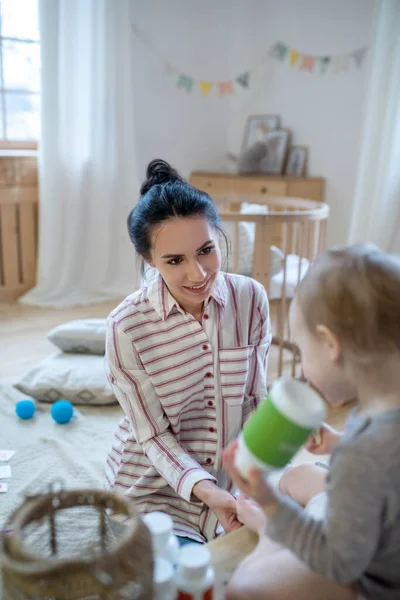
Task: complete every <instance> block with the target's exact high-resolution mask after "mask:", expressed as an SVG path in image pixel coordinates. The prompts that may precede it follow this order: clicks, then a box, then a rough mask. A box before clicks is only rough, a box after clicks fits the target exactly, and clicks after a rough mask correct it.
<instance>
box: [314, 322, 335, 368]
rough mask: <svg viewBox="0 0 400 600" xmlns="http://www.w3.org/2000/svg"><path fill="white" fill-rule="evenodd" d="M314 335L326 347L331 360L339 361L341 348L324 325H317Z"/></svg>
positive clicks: (333, 335)
mask: <svg viewBox="0 0 400 600" xmlns="http://www.w3.org/2000/svg"><path fill="white" fill-rule="evenodd" d="M316 333H317V337H318V339H319V341H320V342H322V343H323V344H325V346H326V347H327V349H328V352H329V356H330V358H331V360H333V361H335V362H336V361H337V360H339V358H340V355H341V347H340V343H339V340H338V338H337V336H336V335H335V334H334V333H333V332H332V331H331V330H330V329H329V328H328V327H326V326H325V325H317V327H316Z"/></svg>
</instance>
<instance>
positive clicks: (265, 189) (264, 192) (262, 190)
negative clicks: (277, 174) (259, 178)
mask: <svg viewBox="0 0 400 600" xmlns="http://www.w3.org/2000/svg"><path fill="white" fill-rule="evenodd" d="M267 192H268V188H267V187H265V186H264V187H262V188H261V193H262V194H266V193H267Z"/></svg>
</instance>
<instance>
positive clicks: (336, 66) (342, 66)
mask: <svg viewBox="0 0 400 600" xmlns="http://www.w3.org/2000/svg"><path fill="white" fill-rule="evenodd" d="M332 67H333V70H334V71H335V73H340V72H341V71H347V69H348V67H349V57H348V56H347V54H339V56H334V57H333V59H332Z"/></svg>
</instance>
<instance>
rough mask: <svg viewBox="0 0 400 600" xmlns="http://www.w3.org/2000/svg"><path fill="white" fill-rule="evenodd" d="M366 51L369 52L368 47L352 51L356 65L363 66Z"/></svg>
mask: <svg viewBox="0 0 400 600" xmlns="http://www.w3.org/2000/svg"><path fill="white" fill-rule="evenodd" d="M366 52H367V48H360V49H359V50H356V51H355V52H352V54H351V55H352V57H353V58H354V60H355V61H356V65H357V67H358V68H360V67H361V65H362V61H363V60H364V57H365V53H366Z"/></svg>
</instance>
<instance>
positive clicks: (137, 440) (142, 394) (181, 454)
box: [106, 160, 271, 542]
mask: <svg viewBox="0 0 400 600" xmlns="http://www.w3.org/2000/svg"><path fill="white" fill-rule="evenodd" d="M128 230H129V235H130V238H131V240H132V243H133V245H134V246H135V249H136V251H137V253H138V255H139V256H140V257H141V258H142V259H143V267H144V266H145V265H147V266H149V267H153V268H154V269H153V270H155V271H156V273H157V276H156V278H153V279H152V280H151V281H150V282H149V283H148V285H145V286H143V287H142V289H140V290H139V291H137V292H135V293H133V294H132V295H131V296H128V298H126V299H125V300H124V301H123V302H122V303H121V304H120V305H119V306H118V307H117V308H116V309H115V310H114V311H113V312H112V313H111V315H110V316H109V319H108V334H107V348H106V368H107V373H108V378H109V381H110V383H111V386H112V388H113V390H114V392H115V395H116V397H117V398H118V401H119V402H120V404H121V406H122V408H123V410H124V412H125V418H124V419H123V420H122V421H121V423H120V425H119V427H118V429H117V431H116V433H115V439H114V443H113V446H112V449H111V451H110V454H109V456H108V459H107V465H106V479H107V486H108V487H109V488H113V489H115V490H116V491H118V492H122V493H124V494H126V495H127V496H129V497H130V498H133V499H134V500H135V504H136V506H137V507H138V509H139V510H140V511H141V512H151V511H154V510H160V511H163V512H167V513H169V514H170V515H171V517H172V518H173V520H174V525H175V533H176V534H177V535H178V536H179V537H181V538H190V539H192V540H196V541H198V542H204V541H205V540H210V539H212V538H213V537H215V535H217V526H218V523H220V524H221V526H222V528H223V529H224V530H225V531H226V532H228V531H231V530H232V529H235V528H237V527H240V525H241V524H240V523H239V521H238V519H237V511H236V500H235V498H234V497H233V496H232V494H231V493H230V490H231V487H232V483H231V480H230V479H229V477H228V476H227V475H226V473H224V472H223V470H222V451H223V449H224V448H225V447H226V446H227V445H228V444H229V442H231V441H232V440H234V439H235V438H236V436H237V435H238V433H239V431H240V429H241V428H242V425H243V422H244V420H245V419H246V418H247V417H248V416H249V414H250V413H251V412H252V411H253V410H254V409H255V407H256V406H257V404H258V403H259V401H260V400H262V399H263V398H264V396H265V393H266V370H267V355H268V349H269V345H270V340H271V333H270V323H269V312H268V301H267V296H266V293H265V290H264V288H263V287H262V286H261V285H260V284H259V283H257V282H256V281H253V280H252V279H249V278H246V277H240V276H237V275H228V274H226V273H222V272H221V271H220V267H221V252H220V248H219V243H218V238H219V237H220V234H221V233H223V232H222V230H221V221H220V218H219V215H218V212H217V209H216V207H215V204H214V203H213V201H212V200H211V198H210V197H209V196H208V195H207V194H206V193H204V192H201V191H199V190H197V189H195V188H193V187H192V186H191V185H189V184H188V183H187V182H185V181H184V180H183V179H182V178H181V177H180V176H179V175H178V173H177V172H176V171H175V170H174V169H172V168H171V167H170V166H169V165H168V164H167V163H166V162H164V161H161V160H155V161H153V162H151V163H150V164H149V166H148V169H147V179H146V181H145V182H144V184H143V185H142V188H141V197H140V199H139V202H138V204H137V206H136V207H135V209H134V210H132V212H131V213H130V215H129V217H128ZM143 272H145V269H144V268H143Z"/></svg>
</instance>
